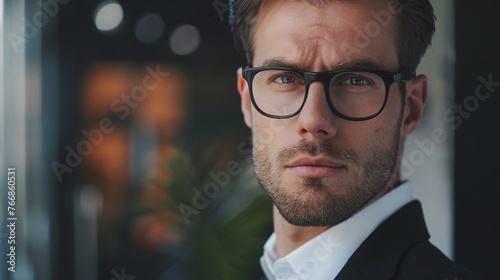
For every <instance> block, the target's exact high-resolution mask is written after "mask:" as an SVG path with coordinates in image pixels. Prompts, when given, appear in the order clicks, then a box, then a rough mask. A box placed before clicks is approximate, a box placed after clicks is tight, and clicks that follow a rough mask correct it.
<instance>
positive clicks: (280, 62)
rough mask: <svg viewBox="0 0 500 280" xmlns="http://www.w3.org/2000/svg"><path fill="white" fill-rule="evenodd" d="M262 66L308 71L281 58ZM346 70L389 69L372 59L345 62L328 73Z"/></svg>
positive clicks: (266, 61) (302, 66)
mask: <svg viewBox="0 0 500 280" xmlns="http://www.w3.org/2000/svg"><path fill="white" fill-rule="evenodd" d="M262 66H280V67H290V68H295V69H300V70H306V69H307V66H306V65H304V64H301V63H295V62H290V61H286V60H285V59H281V58H272V59H267V60H265V61H264V63H263V64H262ZM345 68H370V69H378V70H387V67H386V66H385V65H384V64H382V63H380V62H377V61H375V60H372V59H360V60H350V61H343V62H341V63H339V64H336V65H335V66H332V67H330V69H328V71H335V70H339V69H345Z"/></svg>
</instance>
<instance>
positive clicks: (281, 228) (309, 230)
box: [273, 206, 328, 258]
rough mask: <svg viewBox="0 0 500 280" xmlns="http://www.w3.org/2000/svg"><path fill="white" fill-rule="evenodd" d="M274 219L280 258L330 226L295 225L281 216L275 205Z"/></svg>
mask: <svg viewBox="0 0 500 280" xmlns="http://www.w3.org/2000/svg"><path fill="white" fill-rule="evenodd" d="M273 221H274V232H275V234H276V250H277V253H278V258H282V257H284V256H286V255H288V254H289V253H291V252H292V251H294V250H295V249H297V248H298V247H300V246H301V245H302V244H304V243H306V242H307V241H309V240H311V239H313V238H314V237H316V236H318V235H319V234H321V233H322V232H324V231H325V230H327V229H328V227H299V226H294V225H292V224H290V223H289V222H287V221H286V220H285V219H284V218H283V216H281V214H280V213H279V211H278V209H277V208H276V206H274V207H273Z"/></svg>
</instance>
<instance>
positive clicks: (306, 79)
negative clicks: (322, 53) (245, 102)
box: [243, 67, 415, 121]
mask: <svg viewBox="0 0 500 280" xmlns="http://www.w3.org/2000/svg"><path fill="white" fill-rule="evenodd" d="M413 77H415V71H413V70H411V71H403V72H399V73H393V72H388V71H382V70H376V69H363V68H351V69H349V68H346V69H341V70H337V71H330V72H306V71H301V70H298V69H293V68H288V67H256V68H246V69H243V78H244V79H245V80H246V81H247V83H248V87H249V90H250V98H251V100H252V104H253V106H254V107H255V109H256V110H257V111H258V112H259V113H261V114H262V115H264V116H266V117H269V118H274V119H286V118H291V117H293V116H295V115H297V114H298V113H299V112H300V110H301V109H302V107H304V104H305V102H306V99H307V94H308V92H309V86H310V85H311V83H313V82H316V81H319V82H321V83H322V84H323V87H324V88H325V91H324V92H325V97H326V101H327V103H328V106H329V107H330V109H331V110H332V111H333V113H335V114H336V115H337V116H339V117H341V118H343V119H346V120H351V121H364V120H369V119H372V118H374V117H376V116H377V115H378V114H380V112H382V110H383V109H384V107H385V104H386V103H387V98H388V96H389V89H390V87H391V85H392V84H393V83H394V82H404V81H409V80H411V79H412V78H413Z"/></svg>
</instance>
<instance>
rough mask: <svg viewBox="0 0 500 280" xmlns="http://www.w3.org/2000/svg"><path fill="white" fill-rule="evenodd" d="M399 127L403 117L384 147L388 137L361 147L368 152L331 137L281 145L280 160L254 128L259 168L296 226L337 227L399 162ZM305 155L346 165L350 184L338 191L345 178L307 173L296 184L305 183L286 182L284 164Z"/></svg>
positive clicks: (261, 177) (379, 188)
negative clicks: (335, 143) (343, 145)
mask: <svg viewBox="0 0 500 280" xmlns="http://www.w3.org/2000/svg"><path fill="white" fill-rule="evenodd" d="M400 127H401V119H400V120H399V121H398V123H397V125H396V129H395V130H394V134H393V135H392V137H391V138H392V139H390V143H388V145H386V146H385V147H384V146H377V145H380V144H381V143H382V142H383V141H373V142H372V144H371V146H369V147H367V148H366V149H364V150H363V151H362V153H363V154H364V155H366V156H362V155H360V154H359V153H356V152H355V151H353V150H348V149H342V148H340V147H335V146H333V145H332V144H331V143H329V142H326V141H325V142H321V143H312V142H308V141H306V140H302V141H300V142H299V143H298V144H297V145H294V146H290V147H286V148H284V149H282V150H281V151H280V152H279V154H278V156H277V157H276V159H275V160H273V159H271V158H270V157H269V152H268V149H267V147H268V145H266V144H264V143H260V142H259V139H258V135H256V134H255V131H254V133H253V135H254V150H253V158H254V167H255V172H256V174H257V178H258V179H259V182H260V184H261V186H262V187H263V189H264V190H265V191H266V192H267V193H268V194H269V195H270V197H271V199H272V200H273V203H274V205H275V206H276V207H277V209H278V211H279V213H280V214H281V216H283V218H284V219H285V220H286V221H287V222H289V223H290V224H292V225H296V226H308V227H319V226H322V227H325V226H326V227H331V226H335V225H337V224H339V223H342V222H343V221H345V220H347V219H349V218H350V217H352V216H353V215H354V214H356V213H357V212H358V211H359V210H361V209H362V208H363V207H364V206H365V205H366V204H367V203H368V202H369V201H370V200H371V199H372V198H373V197H374V196H376V195H377V194H379V193H380V192H381V191H382V190H383V189H384V187H385V186H386V185H387V184H388V183H389V181H390V179H391V176H392V175H393V173H394V172H393V171H394V169H395V166H396V163H397V156H398V149H399V145H400V141H399V131H400ZM302 154H308V155H310V156H315V155H319V154H321V155H325V156H327V157H329V158H333V159H335V160H336V161H339V162H341V163H343V164H346V166H347V172H349V173H350V176H351V179H350V180H349V181H348V182H347V183H345V184H348V186H342V187H341V188H342V189H343V190H345V193H342V194H339V193H335V191H334V189H335V188H338V187H339V186H336V187H335V186H334V185H335V184H339V183H340V182H338V181H337V180H336V179H335V178H303V179H300V180H299V181H298V182H296V183H295V184H301V185H304V186H306V188H304V187H300V188H295V189H294V188H293V187H291V186H287V187H288V188H287V187H285V186H283V171H284V166H285V164H286V163H289V162H290V161H291V160H292V159H294V158H296V157H297V156H298V155H302Z"/></svg>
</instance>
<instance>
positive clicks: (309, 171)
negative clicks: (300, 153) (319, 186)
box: [285, 157, 345, 178]
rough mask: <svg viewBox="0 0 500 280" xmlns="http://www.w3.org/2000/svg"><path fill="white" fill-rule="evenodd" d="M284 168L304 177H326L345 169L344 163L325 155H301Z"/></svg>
mask: <svg viewBox="0 0 500 280" xmlns="http://www.w3.org/2000/svg"><path fill="white" fill-rule="evenodd" d="M285 168H286V169H287V170H289V171H291V172H292V173H294V174H296V175H297V176H300V177H304V178H326V177H333V176H335V175H337V174H338V173H339V172H340V171H342V170H344V169H345V165H343V164H341V163H338V162H336V161H334V160H331V159H328V158H326V157H301V158H298V159H296V160H294V161H292V162H291V163H290V164H288V165H286V166H285Z"/></svg>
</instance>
